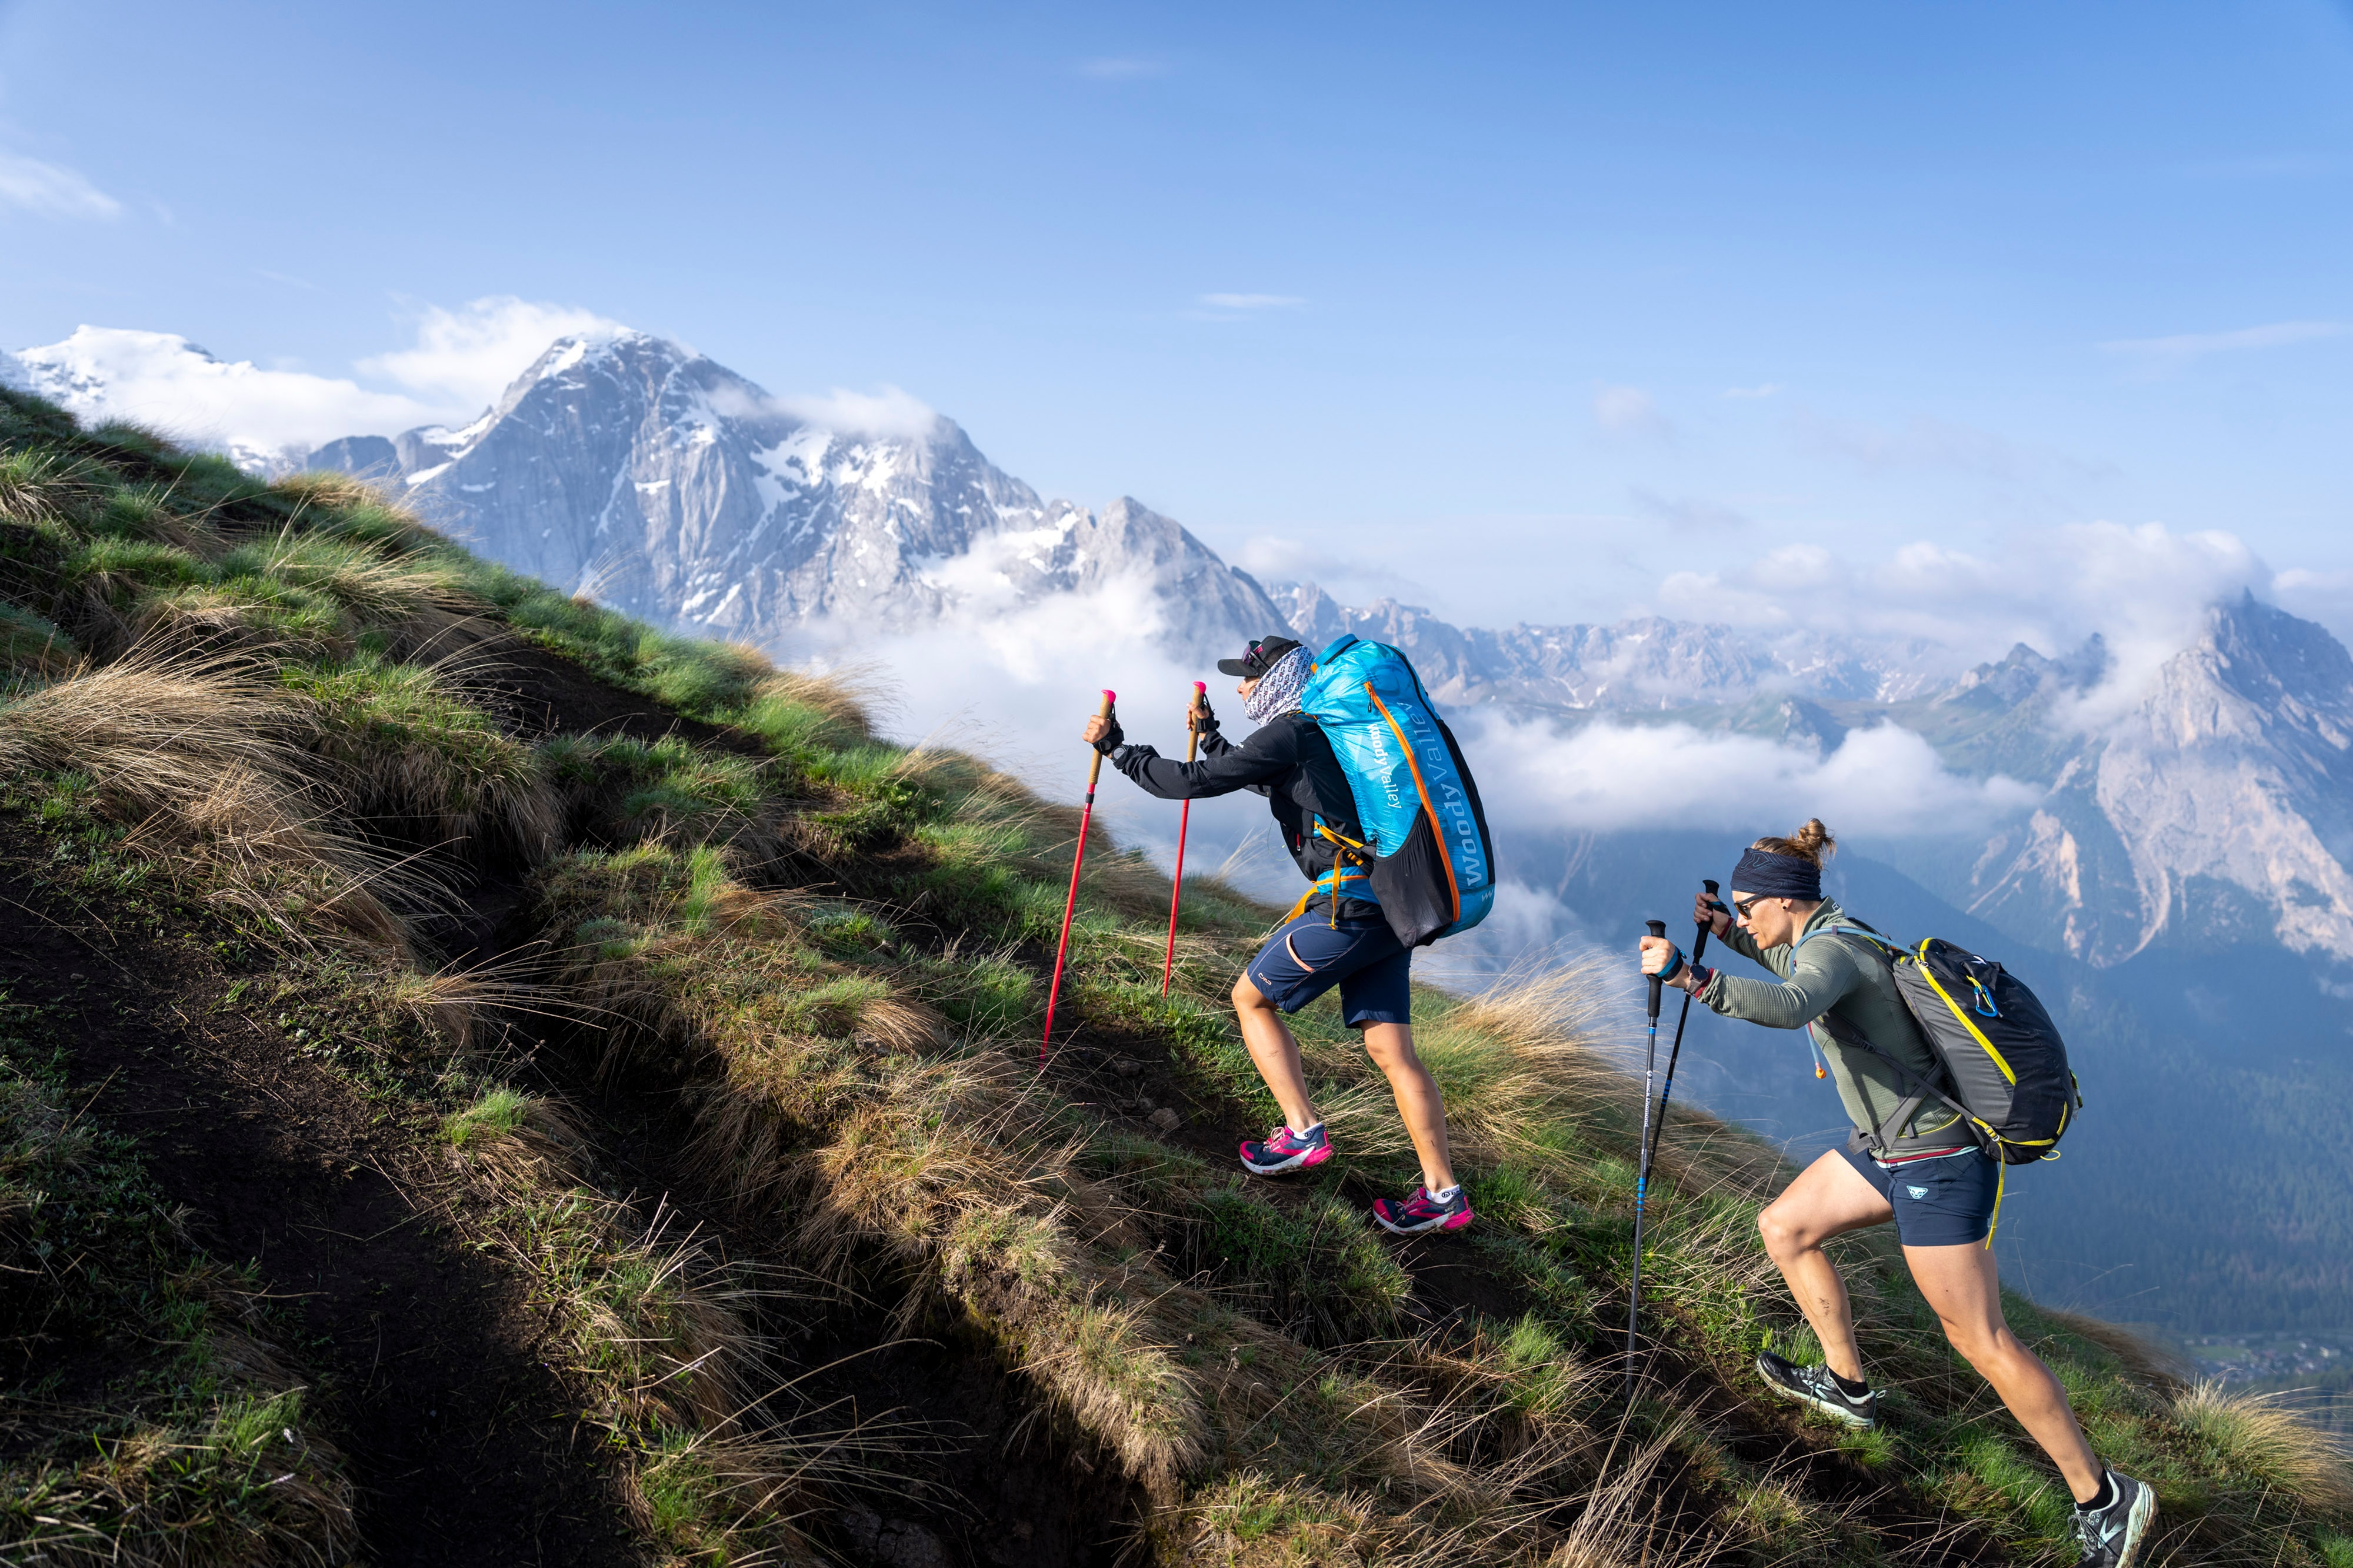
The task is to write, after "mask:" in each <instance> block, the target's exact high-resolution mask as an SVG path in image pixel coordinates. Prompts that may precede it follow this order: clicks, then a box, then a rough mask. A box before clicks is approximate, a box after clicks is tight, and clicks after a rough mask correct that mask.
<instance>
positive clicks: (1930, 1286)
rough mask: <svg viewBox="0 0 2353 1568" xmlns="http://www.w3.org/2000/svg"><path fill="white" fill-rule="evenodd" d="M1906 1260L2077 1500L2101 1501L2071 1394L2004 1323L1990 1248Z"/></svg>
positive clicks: (1922, 1251) (1937, 1251)
mask: <svg viewBox="0 0 2353 1568" xmlns="http://www.w3.org/2000/svg"><path fill="white" fill-rule="evenodd" d="M1904 1260H1905V1262H1906V1263H1909V1264H1910V1265H1911V1266H1912V1279H1913V1282H1914V1283H1915V1284H1916V1285H1918V1286H1919V1287H1920V1294H1921V1295H1922V1296H1924V1297H1926V1299H1927V1302H1928V1305H1929V1306H1931V1307H1933V1308H1935V1309H1936V1316H1937V1318H1938V1319H1939V1320H1940V1321H1942V1322H1943V1323H1944V1325H1945V1337H1946V1338H1947V1339H1948V1340H1950V1341H1952V1342H1953V1348H1954V1349H1955V1350H1957V1351H1958V1352H1961V1355H1962V1356H1963V1358H1964V1359H1966V1360H1967V1361H1968V1363H1969V1364H1970V1365H1971V1366H1973V1367H1975V1368H1977V1369H1978V1372H1979V1373H1982V1374H1984V1377H1985V1380H1986V1381H1987V1382H1988V1383H1990V1384H1993V1391H1994V1392H1995V1393H1996V1394H2000V1395H2001V1402H2002V1403H2003V1404H2004V1405H2009V1406H2010V1414H2011V1415H2015V1416H2017V1417H2018V1424H2019V1425H2020V1426H2023V1427H2025V1428H2026V1430H2027V1434H2028V1435H2029V1436H2031V1437H2032V1438H2033V1439H2034V1440H2035V1441H2036V1442H2038V1443H2040V1444H2042V1451H2043V1452H2044V1453H2046V1454H2048V1455H2050V1456H2051V1460H2052V1463H2053V1464H2055V1465H2057V1466H2058V1467H2059V1473H2060V1474H2061V1475H2063V1476H2064V1477H2066V1478H2067V1487H2068V1489H2069V1490H2070V1491H2072V1492H2073V1493H2074V1494H2075V1500H2076V1501H2077V1502H2084V1501H2086V1500H2090V1499H2091V1498H2093V1497H2095V1496H2097V1495H2098V1493H2099V1489H2100V1462H2099V1460H2097V1459H2096V1458H2093V1456H2092V1447H2091V1445H2090V1444H2088V1443H2086V1442H2084V1429H2083V1428H2082V1427H2081V1426H2077V1425H2076V1424H2075V1413H2074V1411H2073V1410H2072V1409H2070V1408H2069V1407H2068V1405H2067V1393H2066V1390H2064V1389H2063V1388H2061V1387H2060V1386H2059V1380H2058V1379H2057V1378H2055V1377H2053V1376H2052V1375H2051V1369H2050V1368H2049V1367H2047V1366H2044V1365H2043V1364H2042V1361H2041V1359H2040V1358H2039V1357H2037V1356H2036V1355H2035V1353H2034V1352H2032V1351H2030V1350H2028V1349H2027V1348H2026V1347H2025V1346H2024V1345H2022V1344H2020V1343H2019V1342H2018V1336H2017V1335H2015V1334H2013V1333H2011V1332H2010V1325H2009V1323H2007V1322H2006V1321H2003V1319H2002V1315H2001V1281H2000V1278H1999V1277H1998V1276H1997V1275H1996V1273H1995V1271H1994V1262H1993V1251H1992V1249H1991V1248H1990V1247H1986V1246H1984V1245H1983V1244H1982V1243H1978V1242H1965V1243H1963V1244H1962V1245H1960V1246H1957V1247H1905V1249H1904Z"/></svg>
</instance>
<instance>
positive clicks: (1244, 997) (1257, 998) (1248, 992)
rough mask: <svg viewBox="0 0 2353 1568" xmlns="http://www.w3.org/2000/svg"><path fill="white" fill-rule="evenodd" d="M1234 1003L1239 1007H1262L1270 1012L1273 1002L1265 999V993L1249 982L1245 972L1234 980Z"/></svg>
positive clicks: (1248, 976)
mask: <svg viewBox="0 0 2353 1568" xmlns="http://www.w3.org/2000/svg"><path fill="white" fill-rule="evenodd" d="M1234 1005H1235V1006H1236V1007H1239V1008H1250V1007H1259V1008H1264V1009H1266V1010H1268V1011H1270V1012H1271V1011H1272V1010H1273V1007H1274V1004H1273V1003H1271V1002H1270V1001H1268V1000H1267V999H1266V993H1264V992H1262V991H1261V990H1260V989H1259V988H1258V987H1257V986H1255V985H1253V984H1250V975H1249V974H1248V973H1244V974H1243V975H1242V977H1241V978H1240V980H1237V981H1235V982H1234Z"/></svg>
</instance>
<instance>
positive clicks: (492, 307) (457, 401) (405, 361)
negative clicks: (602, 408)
mask: <svg viewBox="0 0 2353 1568" xmlns="http://www.w3.org/2000/svg"><path fill="white" fill-rule="evenodd" d="M415 320H416V330H417V342H416V344H415V346H414V347H411V348H406V349H396V350H394V351H393V352H391V353H381V354H374V355H371V356H369V357H368V358H366V359H363V360H361V361H360V362H359V363H358V364H357V365H356V367H355V368H356V369H357V370H358V371H359V373H360V374H363V375H370V376H380V377H382V378H383V379H384V380H386V381H389V382H391V383H393V384H395V385H396V386H402V387H406V388H407V389H408V390H409V391H410V392H412V393H415V394H417V395H418V396H420V397H422V398H423V399H425V400H426V401H427V402H429V403H431V404H432V405H434V406H435V407H436V408H437V409H438V410H440V411H441V416H442V417H445V418H450V419H463V418H470V417H471V416H473V415H475V414H478V413H480V411H481V410H483V409H485V408H487V407H489V406H490V405H492V404H494V403H496V402H497V401H498V398H499V395H500V394H501V393H502V392H504V391H505V390H506V389H507V384H508V383H510V382H512V381H513V380H514V378H515V377H516V376H518V375H521V374H522V373H523V372H524V371H526V370H528V369H529V368H531V363H532V362H533V360H535V359H537V358H538V357H539V356H540V354H541V353H543V351H544V350H545V349H546V348H547V345H548V344H550V343H552V342H554V341H555V340H556V339H558V338H561V337H571V336H601V335H603V334H606V333H610V332H619V331H628V328H626V327H624V326H622V325H621V323H620V322H618V321H613V320H611V319H609V318H607V317H604V316H600V315H598V314H596V312H595V311H594V310H584V309H582V308H581V307H579V306H576V305H555V304H550V303H547V302H545V301H543V300H521V299H517V298H516V297H515V296H513V295H512V294H493V295H490V296H487V297H486V298H483V299H480V300H472V301H470V302H469V303H467V304H465V305H462V306H460V307H459V308H458V309H457V310H444V309H442V308H441V307H440V306H438V305H427V306H425V307H424V308H423V309H422V310H419V311H417V315H416V318H415Z"/></svg>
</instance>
